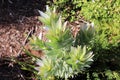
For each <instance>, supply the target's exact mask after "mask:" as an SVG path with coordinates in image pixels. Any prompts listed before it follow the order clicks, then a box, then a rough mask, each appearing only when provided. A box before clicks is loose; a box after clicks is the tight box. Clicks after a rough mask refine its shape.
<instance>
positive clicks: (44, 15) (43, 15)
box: [38, 10, 49, 18]
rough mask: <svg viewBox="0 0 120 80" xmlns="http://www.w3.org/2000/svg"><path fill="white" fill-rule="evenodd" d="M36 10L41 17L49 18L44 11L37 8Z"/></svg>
mask: <svg viewBox="0 0 120 80" xmlns="http://www.w3.org/2000/svg"><path fill="white" fill-rule="evenodd" d="M38 12H39V13H40V15H41V16H42V17H43V18H49V15H47V14H46V13H44V12H42V11H40V10H38Z"/></svg>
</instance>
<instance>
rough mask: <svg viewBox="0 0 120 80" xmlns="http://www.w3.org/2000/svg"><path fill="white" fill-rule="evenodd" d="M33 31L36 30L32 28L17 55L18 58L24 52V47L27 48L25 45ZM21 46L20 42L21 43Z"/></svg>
mask: <svg viewBox="0 0 120 80" xmlns="http://www.w3.org/2000/svg"><path fill="white" fill-rule="evenodd" d="M33 31H34V28H32V29H31V30H30V31H29V33H28V35H27V37H26V38H25V40H24V41H23V44H22V47H21V49H20V50H19V52H18V54H17V55H18V56H19V55H20V54H21V52H22V50H23V46H25V44H26V42H27V40H28V38H29V36H30V35H31V34H32V32H33ZM18 42H19V41H18ZM19 44H20V45H21V43H20V42H19Z"/></svg>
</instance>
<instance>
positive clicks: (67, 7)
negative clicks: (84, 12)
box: [52, 0, 85, 21]
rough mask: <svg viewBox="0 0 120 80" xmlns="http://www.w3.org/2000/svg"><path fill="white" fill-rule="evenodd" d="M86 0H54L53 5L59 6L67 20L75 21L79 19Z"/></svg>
mask: <svg viewBox="0 0 120 80" xmlns="http://www.w3.org/2000/svg"><path fill="white" fill-rule="evenodd" d="M84 1H85V0H53V3H52V6H53V7H57V9H58V10H59V12H61V14H62V16H63V18H64V19H65V20H68V21H74V20H78V19H79V17H80V14H79V13H80V10H81V6H82V5H83V2H84ZM78 16H79V17H78Z"/></svg>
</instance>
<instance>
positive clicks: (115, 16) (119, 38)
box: [81, 0, 120, 58]
mask: <svg viewBox="0 0 120 80" xmlns="http://www.w3.org/2000/svg"><path fill="white" fill-rule="evenodd" d="M119 5H120V1H119V0H106V1H100V0H98V1H94V2H92V1H90V2H84V5H83V6H82V10H81V13H82V15H83V16H84V17H85V19H87V20H89V21H91V22H94V24H95V25H96V26H97V29H96V30H97V31H96V36H95V37H94V40H93V47H94V50H95V52H96V53H99V54H98V56H99V55H102V56H103V55H106V54H103V53H109V54H108V55H107V57H108V58H109V55H111V54H114V53H116V51H118V52H117V53H120V50H119V49H118V47H119V43H120V27H119V25H120V18H119V17H120V15H119V14H120V6H119ZM113 47H116V50H115V51H113V50H114V49H113ZM112 49H113V50H112ZM107 51H108V52H107ZM111 52H113V53H111ZM115 55H118V56H119V54H115ZM115 55H114V56H115ZM119 57H120V56H119Z"/></svg>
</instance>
